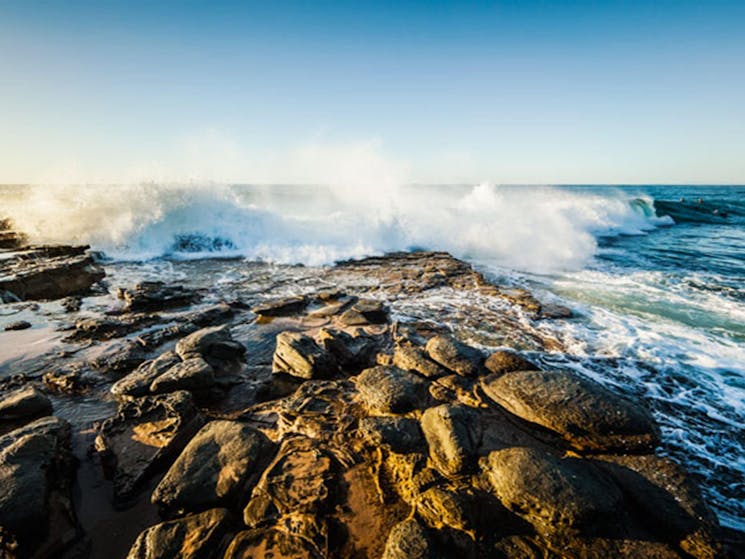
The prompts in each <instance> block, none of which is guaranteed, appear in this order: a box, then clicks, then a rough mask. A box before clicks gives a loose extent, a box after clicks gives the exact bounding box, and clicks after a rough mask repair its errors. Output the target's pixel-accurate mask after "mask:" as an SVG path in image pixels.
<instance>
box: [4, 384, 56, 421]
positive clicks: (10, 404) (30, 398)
mask: <svg viewBox="0 0 745 559" xmlns="http://www.w3.org/2000/svg"><path fill="white" fill-rule="evenodd" d="M51 413H52V402H50V401H49V398H47V397H46V396H45V395H44V394H42V393H41V392H40V391H39V390H37V389H36V388H34V387H33V386H26V387H24V388H19V389H18V390H13V391H12V392H9V393H7V394H5V395H3V396H2V399H0V424H8V423H15V424H17V423H23V422H28V421H31V420H32V419H36V418H37V417H43V416H45V415H51Z"/></svg>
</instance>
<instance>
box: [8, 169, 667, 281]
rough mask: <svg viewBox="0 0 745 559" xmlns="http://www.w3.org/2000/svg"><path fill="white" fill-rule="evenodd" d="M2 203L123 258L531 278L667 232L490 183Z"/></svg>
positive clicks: (30, 223)
mask: <svg viewBox="0 0 745 559" xmlns="http://www.w3.org/2000/svg"><path fill="white" fill-rule="evenodd" d="M3 205H4V206H5V207H4V208H3V209H4V211H5V212H6V213H8V214H10V216H11V217H12V218H13V219H14V221H15V222H16V225H17V227H18V228H19V229H21V230H23V231H24V232H26V233H27V234H29V235H30V236H31V237H32V239H34V240H36V241H40V242H68V243H81V242H82V243H88V244H90V245H92V246H93V247H94V248H95V249H98V250H103V251H105V252H106V253H107V254H108V255H109V256H112V257H114V258H118V259H148V258H153V257H158V256H164V255H169V256H174V257H194V256H204V255H205V253H210V255H211V256H216V255H218V254H215V253H219V255H224V256H233V255H236V254H240V255H243V256H246V257H249V258H260V259H264V260H271V261H275V262H282V263H296V262H301V263H305V264H310V265H317V264H325V263H330V262H333V261H334V260H338V259H341V258H350V257H359V256H363V255H366V254H376V253H381V252H385V251H391V250H405V249H408V248H411V247H419V248H428V249H438V250H448V251H450V252H452V253H454V254H456V255H458V256H461V257H469V258H475V259H488V260H490V261H492V262H495V263H497V264H499V265H501V266H505V267H508V268H514V269H520V270H528V271H534V272H551V271H559V270H572V269H579V268H581V267H582V266H583V265H584V264H585V263H586V262H587V261H588V260H589V259H590V258H591V257H592V256H593V255H594V254H595V252H596V250H597V241H596V236H597V235H612V234H640V233H643V232H644V231H647V230H649V229H651V228H654V227H655V226H657V225H659V224H662V223H666V222H665V220H661V219H658V218H656V217H654V215H653V212H652V211H651V210H650V208H651V200H649V199H638V200H630V199H629V196H628V194H627V193H620V192H613V191H608V192H607V193H605V194H603V195H599V194H597V193H590V192H583V191H581V190H566V189H560V188H552V187H545V188H530V189H527V188H520V187H500V186H495V185H491V184H480V185H477V186H474V187H455V188H453V187H449V188H440V187H417V186H406V187H393V186H391V183H390V182H385V183H383V185H382V186H381V188H379V189H375V188H371V187H370V185H364V187H363V188H360V187H358V186H355V185H354V184H353V183H349V184H337V185H334V186H327V187H250V186H228V185H216V184H189V185H183V184H147V183H143V184H137V185H130V186H121V185H120V186H110V187H104V186H100V185H96V186H81V185H75V186H64V187H63V186H33V187H28V188H27V190H26V191H25V193H24V195H23V196H21V197H19V198H17V199H11V200H4V204H3Z"/></svg>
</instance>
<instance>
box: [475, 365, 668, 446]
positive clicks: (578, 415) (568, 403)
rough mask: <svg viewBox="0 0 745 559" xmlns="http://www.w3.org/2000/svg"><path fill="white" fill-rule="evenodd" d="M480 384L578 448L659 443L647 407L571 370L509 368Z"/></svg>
mask: <svg viewBox="0 0 745 559" xmlns="http://www.w3.org/2000/svg"><path fill="white" fill-rule="evenodd" d="M482 387H483V389H484V392H485V393H486V395H487V396H488V397H489V398H491V399H492V400H493V401H494V402H496V403H497V404H499V405H500V406H502V407H503V408H505V409H506V410H507V411H509V412H510V413H512V414H514V415H516V416H518V417H520V418H522V419H524V420H526V421H529V422H531V423H537V424H538V425H540V426H542V427H545V428H546V429H549V430H551V431H554V432H556V433H558V434H559V435H561V436H562V437H563V438H564V439H565V440H566V441H567V442H568V443H569V444H571V445H572V446H573V447H574V448H576V449H578V450H581V451H585V452H612V451H622V452H640V451H646V450H650V449H653V448H654V447H655V446H656V445H657V444H658V442H659V429H658V427H657V424H656V423H655V421H654V419H653V418H652V416H651V414H650V413H649V412H648V411H647V410H646V409H644V408H642V407H641V406H639V405H637V404H635V403H632V402H631V401H629V400H626V399H625V398H622V397H621V396H618V395H616V394H614V393H612V392H611V391H609V390H607V389H606V388H604V387H603V386H601V385H600V384H598V383H596V382H594V381H591V380H589V379H585V378H583V377H580V376H578V375H576V374H574V373H568V372H563V371H556V372H544V371H514V372H510V373H506V374H504V375H489V376H488V377H486V378H484V379H483V381H482Z"/></svg>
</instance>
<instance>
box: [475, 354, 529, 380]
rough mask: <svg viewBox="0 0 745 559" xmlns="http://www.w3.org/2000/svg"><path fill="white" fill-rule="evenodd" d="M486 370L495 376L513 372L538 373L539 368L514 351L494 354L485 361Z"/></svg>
mask: <svg viewBox="0 0 745 559" xmlns="http://www.w3.org/2000/svg"><path fill="white" fill-rule="evenodd" d="M484 368H485V369H486V370H487V371H489V372H490V373H493V374H495V375H502V374H504V373H511V372H513V371H536V370H538V367H536V366H535V365H533V363H531V362H530V361H528V360H527V359H525V358H523V357H521V356H520V355H518V354H517V353H515V352H514V351H509V350H499V351H495V352H494V353H492V354H491V355H490V356H489V357H487V358H486V361H484Z"/></svg>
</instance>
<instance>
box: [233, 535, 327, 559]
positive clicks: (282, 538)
mask: <svg viewBox="0 0 745 559" xmlns="http://www.w3.org/2000/svg"><path fill="white" fill-rule="evenodd" d="M252 557H256V558H257V559H258V558H259V557H262V558H263V557H266V558H267V559H269V558H270V557H271V558H277V559H281V558H284V557H287V558H288V559H289V558H292V559H319V558H320V557H321V556H320V555H319V554H318V550H317V549H316V548H315V546H313V544H312V543H311V542H309V541H307V540H306V539H304V538H302V537H299V536H294V535H292V534H290V533H287V532H286V531H284V530H281V529H276V528H260V529H255V530H245V531H243V532H239V533H238V534H236V536H235V538H233V541H232V542H230V545H229V546H228V549H227V551H226V552H225V556H224V559H248V558H252Z"/></svg>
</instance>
